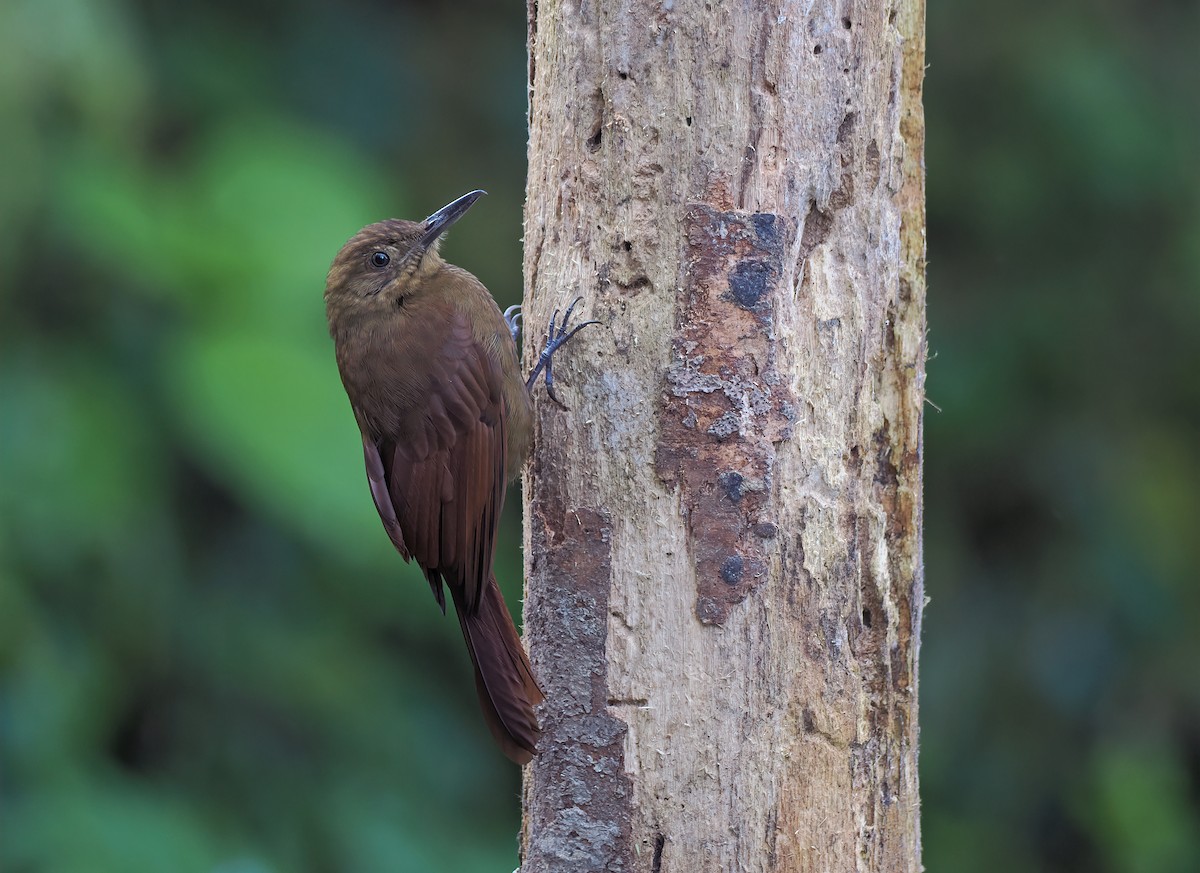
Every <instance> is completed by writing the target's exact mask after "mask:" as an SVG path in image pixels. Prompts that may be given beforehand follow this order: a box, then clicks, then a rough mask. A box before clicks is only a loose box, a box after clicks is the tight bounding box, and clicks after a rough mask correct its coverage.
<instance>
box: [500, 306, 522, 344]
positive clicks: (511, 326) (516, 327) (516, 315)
mask: <svg viewBox="0 0 1200 873" xmlns="http://www.w3.org/2000/svg"><path fill="white" fill-rule="evenodd" d="M504 321H505V323H506V324H507V325H508V332H509V333H511V334H512V338H513V342H514V343H515V342H516V341H517V340H518V339H520V338H521V304H520V303H514V304H513V305H512V306H510V307H508V309H506V310H504Z"/></svg>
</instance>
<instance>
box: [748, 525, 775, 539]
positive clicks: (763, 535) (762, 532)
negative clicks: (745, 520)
mask: <svg viewBox="0 0 1200 873" xmlns="http://www.w3.org/2000/svg"><path fill="white" fill-rule="evenodd" d="M751 530H752V531H753V532H754V535H755V536H756V537H758V538H759V539H764V540H771V539H774V538H775V537H776V536H778V535H779V527H778V525H774V524H771V522H769V521H764V522H760V523H758V524H756V525H754V527H753V528H751Z"/></svg>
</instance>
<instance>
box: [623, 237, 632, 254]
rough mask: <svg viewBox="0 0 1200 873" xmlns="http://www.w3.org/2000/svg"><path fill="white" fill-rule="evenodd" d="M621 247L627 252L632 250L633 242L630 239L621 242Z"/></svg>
mask: <svg viewBox="0 0 1200 873" xmlns="http://www.w3.org/2000/svg"><path fill="white" fill-rule="evenodd" d="M621 248H623V249H625V251H627V252H628V251H632V250H633V243H631V242H630V241H629V240H625V242H623V243H621Z"/></svg>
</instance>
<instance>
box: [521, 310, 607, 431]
mask: <svg viewBox="0 0 1200 873" xmlns="http://www.w3.org/2000/svg"><path fill="white" fill-rule="evenodd" d="M582 299H583V298H582V297H576V298H575V301H574V302H573V303H572V304H571V305H570V306H568V307H567V311H566V312H564V313H563V317H562V322H561V323H559V321H558V310H557V309H556V310H554V315H552V316H551V317H550V330H549V332H548V333H547V334H546V347H545V348H544V349H542V353H541V354H540V355H539V356H538V361H537V365H536V366H535V367H534V368H533V372H532V373H530V374H529V379H527V380H526V382H525V387H526V388H527V389H529V390H530V391H532V390H533V385H534V383H535V382H536V381H537V377H538V374H539V373H541V372H542V370H545V371H546V393H547V394H549V395H550V399H551V400H553V401H554V402H555V403H557V404H558V405H559V406H561V407H562V408H563V409H566V408H567V407H566V405H565V404H564V403H563V402H562V401H561V400H559V399H558V396H557V395H556V394H555V393H554V353H555V352H557V351H558V350H559V349H561V348H562V347H563V346H564V345H565V344H566V342H567V340H569V339H570V338H571V337H573V336H575V334H577V333H579V332H580V331H581V330H583V329H584V328H585V327H587V326H588V325H589V324H599V323H600V322H598V321H585V322H584V323H583V324H577V325H575V326H574V327H573V328H571V329H570V330H567V324H568V322H570V320H571V313H572V312H574V311H575V307H576V306H577V305H578V304H579V301H580V300H582Z"/></svg>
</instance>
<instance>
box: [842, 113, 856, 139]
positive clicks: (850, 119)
mask: <svg viewBox="0 0 1200 873" xmlns="http://www.w3.org/2000/svg"><path fill="white" fill-rule="evenodd" d="M856 121H858V113H857V112H847V113H846V114H845V115H843V116H842V123H841V124H839V125H838V132H837V141H838V142H839V143H843V142H845V141H846V140H848V139H850V134H852V133H854V123H855V122H856Z"/></svg>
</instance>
